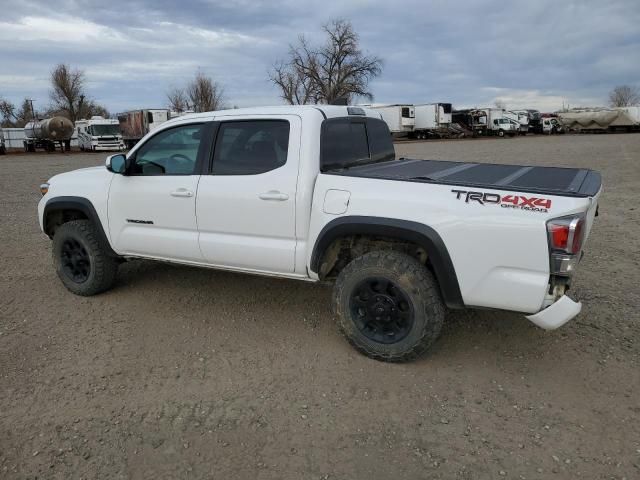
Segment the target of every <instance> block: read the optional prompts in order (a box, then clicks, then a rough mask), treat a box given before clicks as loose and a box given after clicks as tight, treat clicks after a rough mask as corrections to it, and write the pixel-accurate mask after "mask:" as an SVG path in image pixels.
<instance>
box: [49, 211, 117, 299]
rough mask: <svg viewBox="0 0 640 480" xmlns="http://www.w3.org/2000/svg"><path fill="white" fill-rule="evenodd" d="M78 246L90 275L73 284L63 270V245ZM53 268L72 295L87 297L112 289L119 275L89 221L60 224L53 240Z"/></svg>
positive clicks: (115, 263)
mask: <svg viewBox="0 0 640 480" xmlns="http://www.w3.org/2000/svg"><path fill="white" fill-rule="evenodd" d="M67 241H72V242H74V243H75V242H77V243H78V244H80V245H81V247H82V248H83V249H84V251H85V252H86V254H87V257H88V262H89V273H88V275H87V278H86V280H84V281H82V282H76V281H74V279H73V278H71V277H70V276H69V275H68V274H67V273H65V269H64V267H63V254H62V251H63V245H64V244H65V242H67ZM52 255H53V264H54V267H55V269H56V273H57V274H58V277H59V278H60V280H61V281H62V283H63V284H64V286H65V287H66V288H67V289H68V290H69V291H70V292H72V293H75V294H76V295H81V296H83V297H88V296H91V295H96V294H98V293H102V292H104V291H106V290H108V289H109V288H111V287H112V286H113V283H114V282H115V279H116V274H117V272H118V263H119V262H118V259H117V258H115V257H113V255H110V254H109V252H108V251H107V247H106V246H105V245H103V242H102V240H101V238H100V235H99V233H98V230H97V228H96V226H95V225H94V224H93V223H92V222H91V221H89V220H73V221H71V222H67V223H64V224H62V225H61V226H60V227H58V229H57V230H56V233H55V235H54V236H53V245H52Z"/></svg>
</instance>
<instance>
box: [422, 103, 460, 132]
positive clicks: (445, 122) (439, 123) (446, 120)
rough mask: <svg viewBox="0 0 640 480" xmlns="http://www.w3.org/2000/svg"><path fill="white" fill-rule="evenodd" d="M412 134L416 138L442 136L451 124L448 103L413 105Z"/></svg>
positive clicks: (449, 105)
mask: <svg viewBox="0 0 640 480" xmlns="http://www.w3.org/2000/svg"><path fill="white" fill-rule="evenodd" d="M415 117H416V118H415V126H414V127H413V132H414V135H415V136H416V137H417V138H427V137H429V136H438V137H443V136H445V135H447V134H448V133H449V126H450V125H451V104H450V103H425V104H422V105H416V106H415Z"/></svg>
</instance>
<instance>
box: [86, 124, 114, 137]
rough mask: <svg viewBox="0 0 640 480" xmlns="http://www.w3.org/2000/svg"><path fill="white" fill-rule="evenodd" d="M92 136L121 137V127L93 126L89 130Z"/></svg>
mask: <svg viewBox="0 0 640 480" xmlns="http://www.w3.org/2000/svg"><path fill="white" fill-rule="evenodd" d="M88 130H89V132H90V133H91V135H95V136H98V137H100V136H103V135H119V134H120V125H91V126H90V127H89V128H88Z"/></svg>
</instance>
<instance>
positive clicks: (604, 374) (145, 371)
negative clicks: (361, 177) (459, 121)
mask: <svg viewBox="0 0 640 480" xmlns="http://www.w3.org/2000/svg"><path fill="white" fill-rule="evenodd" d="M398 149H399V150H400V151H401V153H403V154H405V155H407V156H414V157H423V158H441V159H461V160H478V161H496V162H512V163H522V164H541V165H570V166H582V167H589V168H594V169H598V170H600V171H601V172H602V174H603V177H604V183H605V188H606V193H605V195H604V196H603V198H602V201H601V206H600V216H599V217H598V218H597V219H596V220H597V223H596V225H595V228H594V231H593V234H592V237H591V238H590V242H589V244H588V246H587V255H586V256H585V258H584V261H583V263H582V265H581V268H580V271H579V273H578V276H577V279H576V282H575V285H574V289H573V296H574V297H575V298H577V299H579V300H581V301H582V302H583V313H581V314H580V316H579V317H578V318H577V319H576V320H574V321H573V322H571V323H569V324H568V325H567V326H566V327H564V328H562V329H560V330H558V331H555V332H544V331H542V330H540V329H538V328H536V327H534V326H533V325H531V324H529V323H528V322H527V321H526V320H525V319H524V318H522V317H521V316H519V315H516V314H510V313H496V312H486V311H484V312H471V313H464V314H461V313H458V314H452V315H451V316H450V318H449V321H448V323H447V326H446V328H445V331H444V333H443V335H442V338H441V340H440V341H439V342H438V343H437V344H436V346H435V347H434V348H433V350H432V351H431V353H430V354H429V355H427V356H426V357H424V358H422V359H421V360H419V361H417V362H414V363H411V364H405V365H388V364H383V363H378V362H375V361H372V360H369V359H367V358H364V357H362V356H360V355H359V354H357V353H356V352H355V351H354V350H352V349H351V348H350V347H349V345H348V344H347V343H346V341H344V340H343V339H342V338H341V337H340V335H339V334H338V332H337V330H336V328H335V326H334V321H333V319H332V317H331V314H330V308H329V299H330V290H329V289H328V288H326V287H322V286H315V285H309V284H305V283H298V282H293V281H282V280H272V279H265V278H259V277H249V276H242V275H236V274H231V273H222V272H216V271H209V270H200V269H195V268H186V267H175V266H168V265H164V264H156V263H151V262H131V263H129V264H126V265H124V266H123V267H122V268H121V270H120V274H119V280H118V284H117V287H116V288H115V289H114V290H112V291H110V292H108V293H106V294H103V295H100V296H97V297H93V298H80V297H76V296H73V295H71V294H70V293H68V292H67V291H66V290H65V289H64V288H63V287H62V285H61V283H60V282H59V281H58V279H57V277H56V276H55V274H54V271H53V269H52V267H51V262H50V257H49V248H50V245H49V241H48V240H47V239H46V238H43V236H42V235H41V234H40V232H39V230H38V226H37V218H36V203H37V201H38V198H39V196H40V195H39V193H38V192H37V186H38V184H39V183H40V182H41V181H43V180H46V179H47V178H49V177H50V176H52V175H53V174H55V173H58V172H63V171H67V170H71V169H74V168H79V167H83V166H89V165H97V164H100V163H101V162H102V160H103V157H104V155H86V154H85V155H80V154H72V155H61V154H52V155H44V154H42V155H40V154H38V155H29V156H27V155H9V156H6V157H0V167H1V168H0V206H1V208H0V242H1V245H2V253H1V254H0V255H1V259H2V269H1V270H0V478H55V479H67V478H90V479H94V478H148V479H160V478H207V479H214V478H215V479H232V478H238V479H281V478H292V479H303V478H304V479H362V478H367V479H371V480H373V479H389V478H397V479H413V478H429V479H431V478H443V479H451V478H460V479H476V478H478V479H485V478H491V479H493V478H527V479H538V478H567V479H568V478H577V477H581V478H603V479H604V478H606V479H609V478H615V479H622V478H626V479H628V480H631V479H635V478H640V358H639V353H640V343H639V333H640V322H639V321H640V315H639V314H638V312H639V310H640V288H639V285H640V271H639V268H638V267H639V266H640V265H639V264H640V253H639V252H640V240H639V239H640V216H639V215H638V211H639V210H638V208H637V206H636V202H637V199H638V191H639V187H640V167H639V162H640V135H600V136H595V135H594V136H586V135H585V136H559V137H550V138H548V137H536V138H533V137H527V138H516V139H491V140H468V141H467V140H463V141H440V142H426V143H425V142H423V143H406V144H403V145H401V146H399V147H398ZM479 254H481V252H479ZM523 254H526V248H525V249H523Z"/></svg>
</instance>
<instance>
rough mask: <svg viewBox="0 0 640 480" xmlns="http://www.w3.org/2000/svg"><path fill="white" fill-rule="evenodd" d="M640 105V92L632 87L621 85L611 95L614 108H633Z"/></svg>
mask: <svg viewBox="0 0 640 480" xmlns="http://www.w3.org/2000/svg"><path fill="white" fill-rule="evenodd" d="M638 104H640V90H638V87H634V86H631V85H619V86H617V87H616V88H614V89H613V90H611V93H609V105H611V106H612V107H631V106H633V105H638Z"/></svg>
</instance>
